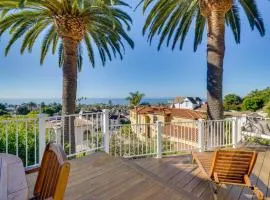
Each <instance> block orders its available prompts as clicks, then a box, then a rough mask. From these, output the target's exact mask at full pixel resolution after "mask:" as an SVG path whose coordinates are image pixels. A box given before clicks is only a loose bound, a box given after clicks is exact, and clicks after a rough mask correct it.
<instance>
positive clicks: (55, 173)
mask: <svg viewBox="0 0 270 200" xmlns="http://www.w3.org/2000/svg"><path fill="white" fill-rule="evenodd" d="M63 170H64V171H65V174H64V175H63V174H62V171H63ZM69 171H70V164H69V163H68V162H67V157H66V155H65V153H64V152H63V150H62V148H61V146H59V145H56V144H48V145H47V146H46V149H45V152H44V156H43V159H42V162H41V167H40V170H39V174H38V177H37V182H36V185H35V189H34V196H38V197H39V199H40V200H43V199H47V198H50V197H51V198H53V199H54V200H60V199H63V196H64V195H63V194H64V192H65V189H66V185H67V181H68V176H69ZM59 179H62V180H59ZM59 182H62V184H63V185H65V187H62V188H57V187H59V186H58V183H59ZM59 193H60V194H61V195H59ZM56 194H57V196H58V198H56Z"/></svg>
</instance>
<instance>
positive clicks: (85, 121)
mask: <svg viewBox="0 0 270 200" xmlns="http://www.w3.org/2000/svg"><path fill="white" fill-rule="evenodd" d="M123 119H124V116H122V115H120V114H119V115H109V126H110V128H112V129H114V128H117V127H119V126H120V124H121V120H123ZM74 125H75V127H74V129H75V130H74V133H75V144H76V151H77V152H83V151H90V150H91V149H95V148H97V147H101V146H102V145H103V144H102V143H103V141H102V138H103V137H102V135H103V133H104V131H103V113H102V112H101V111H100V112H96V113H93V112H80V113H79V116H76V117H75V121H74ZM46 133H47V138H48V139H49V140H50V141H51V142H56V143H60V144H61V143H62V141H63V133H64V131H63V119H62V118H61V117H52V118H50V119H49V120H48V121H47V122H46Z"/></svg>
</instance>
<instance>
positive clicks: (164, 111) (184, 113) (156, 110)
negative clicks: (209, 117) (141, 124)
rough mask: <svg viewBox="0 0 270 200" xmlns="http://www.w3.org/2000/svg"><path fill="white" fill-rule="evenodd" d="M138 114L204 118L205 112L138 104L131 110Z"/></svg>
mask: <svg viewBox="0 0 270 200" xmlns="http://www.w3.org/2000/svg"><path fill="white" fill-rule="evenodd" d="M132 111H133V112H136V113H138V114H158V115H170V116H173V117H179V118H182V119H193V120H197V119H205V118H206V113H205V112H203V111H194V110H189V109H176V108H167V107H150V106H140V107H137V108H135V109H133V110H132Z"/></svg>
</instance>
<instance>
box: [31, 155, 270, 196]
mask: <svg viewBox="0 0 270 200" xmlns="http://www.w3.org/2000/svg"><path fill="white" fill-rule="evenodd" d="M71 166H72V167H71V174H70V178H69V183H68V187H67V191H66V194H65V199H67V200H127V199H128V200H151V199H154V200H159V199H171V200H178V199H179V200H181V199H187V200H188V199H202V200H208V199H212V193H211V189H210V187H209V181H208V180H206V179H205V178H204V176H203V174H202V173H200V170H199V168H198V166H197V165H196V164H192V162H191V155H188V156H187V155H184V156H176V157H165V158H162V159H155V158H140V159H133V160H132V159H131V160H122V159H120V158H113V157H109V156H107V155H106V154H105V153H95V154H93V155H89V156H86V157H83V158H80V159H76V160H72V161H71ZM29 180H30V179H29ZM32 180H33V177H31V182H33V181H32ZM251 181H252V184H256V183H257V186H258V187H259V188H260V189H261V190H262V191H263V192H264V194H265V196H267V197H270V189H269V184H270V151H267V152H266V153H265V152H260V153H259V155H258V159H257V162H256V164H255V167H254V170H253V172H252V175H251ZM218 198H219V199H220V200H221V199H237V200H244V199H245V200H247V199H252V198H253V199H256V198H255V197H254V196H253V194H252V192H251V191H250V190H249V189H247V188H242V187H239V186H229V185H221V187H220V190H219V192H218Z"/></svg>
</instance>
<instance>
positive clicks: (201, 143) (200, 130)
mask: <svg viewBox="0 0 270 200" xmlns="http://www.w3.org/2000/svg"><path fill="white" fill-rule="evenodd" d="M204 124H205V120H203V119H199V120H198V137H199V138H198V143H199V151H200V152H203V151H204V150H205V143H204Z"/></svg>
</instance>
